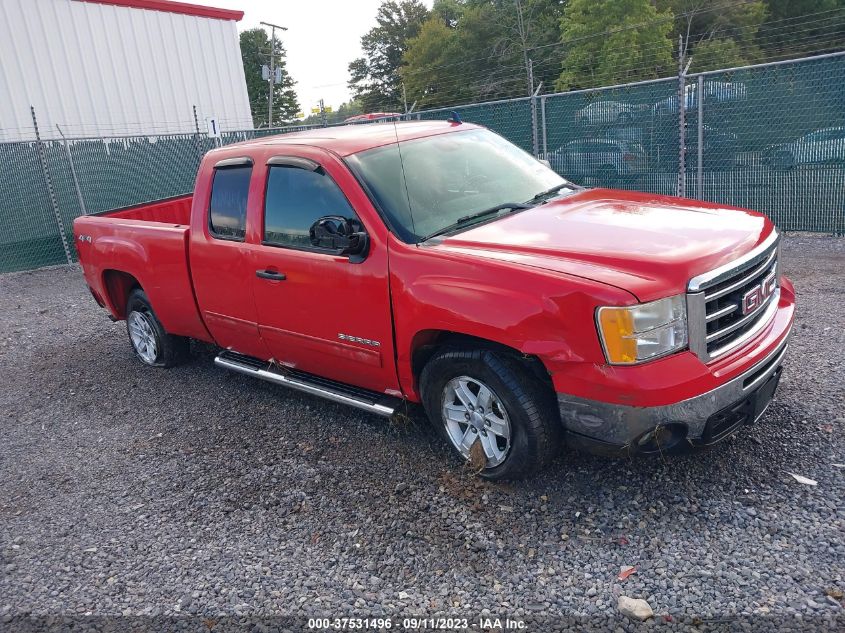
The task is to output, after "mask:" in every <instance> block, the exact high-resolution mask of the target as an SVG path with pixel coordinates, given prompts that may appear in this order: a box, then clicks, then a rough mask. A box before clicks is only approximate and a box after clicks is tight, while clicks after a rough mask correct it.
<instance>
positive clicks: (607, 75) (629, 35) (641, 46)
mask: <svg viewBox="0 0 845 633" xmlns="http://www.w3.org/2000/svg"><path fill="white" fill-rule="evenodd" d="M672 26H673V16H672V13H671V12H669V11H663V12H661V11H658V10H657V9H656V8H655V7H654V6H652V4H651V2H650V1H649V0H570V2H569V3H568V4H567V5H566V8H565V9H564V12H563V18H562V19H561V43H562V46H563V71H562V72H561V74H560V77H559V78H558V80H557V83H556V87H557V89H558V90H570V89H573V88H586V87H594V86H603V85H610V84H616V83H627V82H632V81H639V80H645V79H656V78H659V77H665V76H667V75H670V74H672V72H673V61H672V41H671V40H670V39H669V36H670V33H671V32H672Z"/></svg>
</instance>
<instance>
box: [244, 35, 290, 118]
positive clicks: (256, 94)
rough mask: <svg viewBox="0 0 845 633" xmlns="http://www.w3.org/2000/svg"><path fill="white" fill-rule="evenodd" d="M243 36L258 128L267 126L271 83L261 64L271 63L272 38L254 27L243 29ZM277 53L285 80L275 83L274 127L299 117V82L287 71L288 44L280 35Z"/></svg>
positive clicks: (249, 92) (252, 108)
mask: <svg viewBox="0 0 845 633" xmlns="http://www.w3.org/2000/svg"><path fill="white" fill-rule="evenodd" d="M240 39H241V57H242V58H243V64H244V75H245V77H246V90H247V94H248V95H249V106H250V109H251V110H252V123H253V125H255V127H266V126H267V114H268V110H269V99H270V83H269V82H268V81H266V80H265V79H262V78H261V66H262V65H265V64H266V65H267V66H269V65H270V37H269V36H268V35H267V32H266V31H265V30H264V29H261V28H255V29H249V30H248V31H243V32H242V33H241V38H240ZM274 52H275V60H276V61H275V64H276V67H277V68H281V69H282V82H281V83H280V84H273V122H272V124H273V125H274V126H275V125H280V124H282V123H285V122H288V121H291V120H292V119H293V118H294V117H296V113H297V112H299V102H298V101H297V98H296V92H295V91H294V89H293V87H294V85H295V84H296V82H295V81H294V80H293V78H292V77H291V76H290V74H289V73H288V71H287V63H286V61H285V56H286V53H285V47H284V46H283V45H282V42H281V41H280V40H279V39H278V38H277V39H276V46H275V51H274Z"/></svg>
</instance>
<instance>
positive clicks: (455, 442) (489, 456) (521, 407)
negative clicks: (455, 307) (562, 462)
mask: <svg viewBox="0 0 845 633" xmlns="http://www.w3.org/2000/svg"><path fill="white" fill-rule="evenodd" d="M420 390H421V392H422V398H423V406H424V407H425V410H426V413H427V414H428V417H429V419H430V420H431V421H432V423H433V424H434V425H435V427H436V428H437V429H438V431H439V432H440V434H441V435H442V436H444V438H445V439H446V440H447V441H448V442H449V444H451V446H452V447H453V448H454V450H455V452H456V453H457V455H458V456H459V457H460V458H461V459H463V460H466V461H468V462H469V463H470V465H471V466H472V467H473V468H478V470H479V472H480V474H481V476H482V477H485V478H487V479H518V478H521V477H525V476H526V475H529V474H531V473H533V472H535V471H537V470H539V469H541V468H542V467H544V466H545V465H546V464H547V463H548V462H549V461H551V459H552V458H554V456H555V455H556V454H557V452H558V450H559V448H560V435H561V425H560V416H559V414H558V412H557V408H556V403H555V399H554V394H553V392H552V391H551V388H550V387H548V386H547V385H545V384H543V383H542V382H541V381H540V380H539V379H538V378H536V377H535V376H534V375H533V373H532V372H531V371H530V369H529V368H527V367H526V366H525V365H524V364H522V363H521V362H519V361H518V360H516V359H515V358H513V357H511V356H510V355H508V354H506V353H501V352H498V351H495V350H490V349H484V348H468V347H467V348H463V347H461V348H458V347H454V348H448V349H444V350H442V351H440V352H438V353H436V354H435V355H434V356H433V357H432V358H431V360H429V362H428V363H427V364H426V366H425V368H424V369H423V371H422V374H421V375H420Z"/></svg>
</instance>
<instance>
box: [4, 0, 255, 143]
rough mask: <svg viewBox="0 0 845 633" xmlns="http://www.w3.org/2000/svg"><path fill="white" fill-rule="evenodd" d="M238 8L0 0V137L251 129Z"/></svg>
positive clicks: (145, 0) (160, 0)
mask: <svg viewBox="0 0 845 633" xmlns="http://www.w3.org/2000/svg"><path fill="white" fill-rule="evenodd" d="M242 17H243V13H242V12H240V11H230V10H225V9H215V8H212V7H205V6H198V5H193V4H186V3H182V2H170V1H167V0H0V141H15V140H30V139H32V138H34V130H33V124H32V115H31V112H30V106H32V107H34V108H35V113H36V116H37V119H38V127H39V130H40V132H41V136H42V137H43V138H57V137H58V130H57V128H56V125H57V124H58V125H59V126H61V130H62V132H63V133H64V134H65V135H66V136H74V137H79V136H111V135H128V134H167V133H185V132H194V131H195V124H194V106H196V111H197V116H198V119H199V126H200V130H201V131H203V132H205V130H206V124H205V119H206V118H207V117H214V118H216V119H217V121H218V123H219V127H220V128H221V129H222V130H224V131H225V130H243V129H252V127H253V126H252V117H251V115H250V107H249V98H248V96H247V90H246V81H245V79H244V71H243V65H242V62H241V52H240V46H239V43H238V32H237V28H236V23H237V21H238V20H240V19H241V18H242Z"/></svg>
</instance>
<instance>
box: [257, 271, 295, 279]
mask: <svg viewBox="0 0 845 633" xmlns="http://www.w3.org/2000/svg"><path fill="white" fill-rule="evenodd" d="M255 276H256V277H260V278H261V279H270V280H271V281H284V280H285V279H287V275H285V274H284V273H279V272H276V271H275V270H256V271H255Z"/></svg>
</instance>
